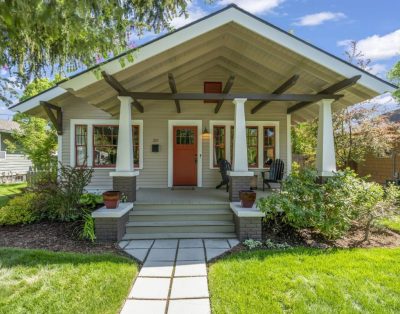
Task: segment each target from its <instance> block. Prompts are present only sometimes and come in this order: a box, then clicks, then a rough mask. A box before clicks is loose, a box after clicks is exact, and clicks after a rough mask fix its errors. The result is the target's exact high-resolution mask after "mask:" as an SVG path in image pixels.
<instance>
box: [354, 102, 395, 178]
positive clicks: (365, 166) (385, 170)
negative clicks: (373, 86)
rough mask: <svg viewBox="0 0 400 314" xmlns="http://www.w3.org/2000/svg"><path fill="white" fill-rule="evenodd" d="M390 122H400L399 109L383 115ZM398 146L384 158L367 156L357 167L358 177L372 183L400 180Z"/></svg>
mask: <svg viewBox="0 0 400 314" xmlns="http://www.w3.org/2000/svg"><path fill="white" fill-rule="evenodd" d="M385 115H386V116H387V117H388V118H389V120H390V121H392V122H400V109H398V110H394V111H392V112H389V113H386V114H385ZM399 155H400V144H399V145H398V146H397V147H396V148H395V149H393V150H392V151H391V152H388V154H387V155H386V156H384V157H376V156H375V155H373V154H368V155H367V156H366V158H365V160H364V161H363V162H361V163H359V164H358V165H357V173H358V174H359V175H360V176H369V177H370V179H371V180H372V181H375V182H378V183H382V184H384V183H386V181H387V180H395V179H397V180H398V179H400V156H399Z"/></svg>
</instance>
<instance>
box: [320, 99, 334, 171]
mask: <svg viewBox="0 0 400 314" xmlns="http://www.w3.org/2000/svg"><path fill="white" fill-rule="evenodd" d="M332 102H333V100H331V99H323V100H321V101H320V102H319V104H318V105H319V120H318V143H317V160H316V164H317V171H318V174H319V175H320V176H322V177H329V176H332V175H333V172H335V171H336V158H335V144H334V140H333V126H332Z"/></svg>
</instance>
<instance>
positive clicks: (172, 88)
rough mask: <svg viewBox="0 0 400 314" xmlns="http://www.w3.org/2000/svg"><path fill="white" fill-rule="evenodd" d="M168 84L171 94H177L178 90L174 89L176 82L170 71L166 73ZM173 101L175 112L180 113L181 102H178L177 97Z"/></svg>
mask: <svg viewBox="0 0 400 314" xmlns="http://www.w3.org/2000/svg"><path fill="white" fill-rule="evenodd" d="M168 84H169V88H170V89H171V92H172V94H177V93H178V90H177V89H176V82H175V78H174V76H173V74H172V73H168ZM174 101H175V106H176V112H177V113H181V103H180V102H179V99H175V100H174Z"/></svg>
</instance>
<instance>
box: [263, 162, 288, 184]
mask: <svg viewBox="0 0 400 314" xmlns="http://www.w3.org/2000/svg"><path fill="white" fill-rule="evenodd" d="M284 169H285V164H284V163H283V161H282V160H281V159H275V160H274V161H273V162H272V163H271V167H270V169H269V171H263V172H261V176H262V181H263V191H265V185H267V187H268V189H272V188H271V185H270V183H279V186H280V188H282V178H283V171H284ZM266 173H268V177H267V175H266Z"/></svg>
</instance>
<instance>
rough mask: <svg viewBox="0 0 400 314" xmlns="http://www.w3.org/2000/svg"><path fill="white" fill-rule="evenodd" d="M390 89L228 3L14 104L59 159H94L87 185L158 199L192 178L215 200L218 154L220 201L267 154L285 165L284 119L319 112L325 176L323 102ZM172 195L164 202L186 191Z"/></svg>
mask: <svg viewBox="0 0 400 314" xmlns="http://www.w3.org/2000/svg"><path fill="white" fill-rule="evenodd" d="M130 53H133V59H134V60H133V61H132V60H131V58H130V57H128V56H130V55H129V54H130ZM127 55H128V56H127ZM100 73H102V75H101V74H100ZM395 88H396V87H395V86H394V85H392V84H390V83H388V82H386V81H384V80H382V79H380V78H378V77H376V76H374V75H372V74H370V73H368V72H365V71H363V70H361V69H359V68H357V67H355V66H353V65H351V64H349V63H347V62H345V61H343V60H341V59H339V58H338V57H335V56H333V55H331V54H329V53H327V52H325V51H323V50H322V49H320V48H318V47H315V46H313V45H311V44H309V43H307V42H305V41H303V40H301V39H299V38H298V37H296V36H294V35H292V34H290V33H288V32H285V31H283V30H281V29H279V28H277V27H276V26H274V25H271V24H269V23H267V22H266V21H264V20H262V19H259V18H257V17H255V16H253V15H251V14H250V13H248V12H246V11H243V10H242V9H240V8H238V7H236V6H234V5H230V6H228V7H227V8H225V9H223V10H221V11H218V12H216V13H214V14H211V15H209V16H207V17H205V18H202V19H200V20H198V21H196V22H194V23H191V24H189V25H187V26H185V27H182V28H180V29H178V30H176V31H174V32H171V33H169V34H167V35H164V36H161V37H159V38H158V39H155V40H153V41H151V42H149V43H147V44H145V45H143V46H141V47H139V48H137V49H135V50H132V51H129V52H127V53H125V54H122V55H120V56H117V57H115V58H113V59H111V60H108V61H106V62H104V63H102V64H100V65H97V66H95V67H94V68H91V69H88V70H86V71H83V72H82V73H79V74H77V75H75V76H73V77H71V78H69V79H68V80H65V81H63V82H60V83H59V84H58V85H57V86H55V87H53V88H51V89H49V90H47V91H45V92H43V93H41V94H39V95H37V96H35V97H32V98H30V99H28V100H25V101H23V102H21V103H19V104H17V105H15V106H14V107H13V108H12V109H13V110H15V111H20V112H26V113H29V114H32V115H35V116H42V117H43V116H45V115H47V116H48V117H49V118H50V119H51V120H52V121H53V123H54V124H55V125H56V127H57V129H58V134H59V136H58V140H59V154H58V156H59V161H60V162H62V163H64V164H67V165H72V166H89V167H93V168H94V169H95V171H94V176H93V179H92V182H91V184H90V185H89V186H88V189H90V190H100V191H104V190H110V189H117V190H120V191H123V192H124V193H125V194H126V195H127V196H128V199H129V200H130V201H135V200H136V198H139V200H140V201H141V202H144V201H147V203H151V202H158V203H162V202H163V199H161V200H160V198H164V196H162V195H163V194H160V193H161V192H160V191H162V190H160V189H161V188H163V189H166V188H172V187H175V188H179V187H182V186H190V187H196V188H198V189H196V191H198V193H204V189H200V187H202V188H209V189H210V190H209V191H210V193H209V194H208V200H209V201H210V202H211V204H214V203H213V195H214V194H213V193H214V192H215V191H213V190H211V189H215V186H216V185H217V184H218V183H219V182H220V181H221V176H220V173H219V169H218V167H217V161H218V159H220V158H225V159H227V160H228V161H231V162H232V165H233V169H232V171H231V172H229V175H230V180H231V184H230V193H229V194H224V192H223V191H221V195H222V200H223V201H225V202H226V203H227V204H228V208H229V201H231V202H232V201H237V200H238V190H240V189H248V188H249V186H250V181H251V180H252V179H254V174H256V175H258V180H259V182H258V184H259V186H261V182H260V181H261V176H260V172H261V171H265V170H267V168H268V165H267V163H266V161H267V160H268V159H278V158H279V159H282V160H283V161H284V163H285V171H286V172H290V169H291V156H292V155H291V143H290V127H291V125H292V124H295V123H298V122H300V121H306V120H309V119H314V118H315V117H319V136H318V138H319V140H318V148H317V161H316V164H317V168H318V171H319V173H320V175H321V176H330V175H332V172H333V171H334V170H335V169H336V166H335V165H336V162H335V153H334V144H333V131H332V117H331V110H336V109H337V108H343V107H347V106H351V105H353V104H356V103H360V102H362V101H365V100H367V99H370V98H372V97H375V96H377V95H380V94H382V93H384V92H388V91H389V92H391V91H394V90H395ZM154 188H159V189H158V190H154V193H151V192H149V189H154ZM137 189H138V191H137ZM163 191H164V192H165V190H163ZM196 191H194V192H193V191H191V192H187V193H188V194H190V193H192V194H193V195H194V198H190V199H186V201H185V202H187V203H191V202H193V199H196V198H195V195H196ZM145 192H146V193H147V194H146V193H145ZM164 192H163V193H164ZM180 192H182V191H180ZM188 194H186V195H188ZM146 195H147V196H146ZM165 195H166V194H165ZM174 195H176V196H175V197H176V199H173V200H169V201H171V202H173V203H177V202H179V197H181V196H178V195H182V199H184V198H185V197H184V196H183V195H185V194H184V193H183V192H182V193H180V194H179V193H176V194H174ZM197 195H200V194H197ZM206 195H207V194H206ZM146 197H147V199H143V198H146ZM166 198H167V196H165V200H164V201H165V202H167V200H166ZM224 204H225V203H224ZM224 206H225V205H224ZM156 208H157V209H160V205H158V207H156ZM208 212H212V211H210V210H209V211H208ZM199 215H200V214H199ZM143 219H144V220H142V221H146V220H145V218H143ZM148 219H150V218H148ZM188 219H189V218H188ZM205 219H208V218H203V220H202V222H203V221H204V220H205ZM159 220H160V221H161V222H163V219H161V218H160V219H159ZM255 221H256V223H259V218H257V219H256V220H255ZM161 222H158V224H160V223H161ZM135 223H136V222H135V220H133V221H132V222H130V224H131V225H129V226H131V227H132V228H133V229H132V230H133V231H129V232H132V233H135V231H134V230H137V231H136V232H137V234H135V235H133V236H132V237H136V238H140V235H139V233H141V232H143V233H146V231H143V230H145V229H143V228H145V227H149V226H150V224H149V225H146V224H145V223H142V224H141V225H140V228H142V229H140V230H139V229H135V228H137V227H138V225H132V224H135ZM155 225H157V224H153V225H152V226H155ZM157 226H158V225H157ZM177 226H180V225H179V224H177V225H173V226H172V227H173V228H174V230H177V229H179V228H178V227H177ZM162 227H163V228H164V229H160V230H166V228H167V227H166V225H162ZM138 228H139V227H138ZM210 228H211V227H210ZM238 228H239V227H238V226H236V229H237V231H238ZM130 230H131V229H130ZM148 230H150V229H148ZM152 230H153V229H152ZM193 230H197V229H195V228H194V227H193ZM207 230H211V229H207ZM218 230H223V229H218ZM224 230H225V229H224ZM160 232H161V231H160ZM193 232H195V231H193ZM215 232H217V231H215ZM248 232H251V231H248ZM248 235H250V234H248ZM256 237H257V235H256Z"/></svg>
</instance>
